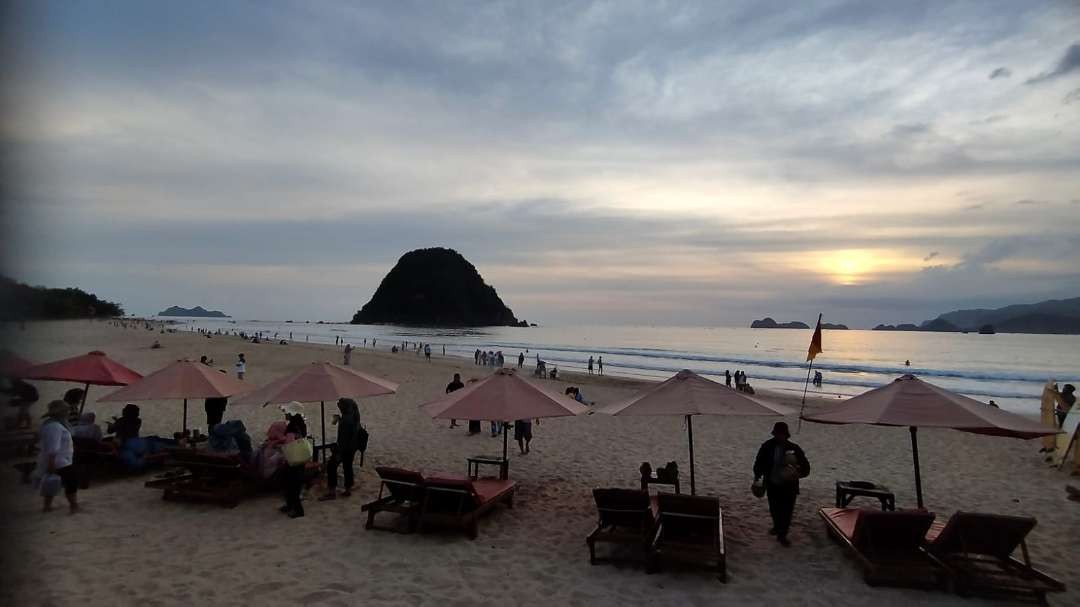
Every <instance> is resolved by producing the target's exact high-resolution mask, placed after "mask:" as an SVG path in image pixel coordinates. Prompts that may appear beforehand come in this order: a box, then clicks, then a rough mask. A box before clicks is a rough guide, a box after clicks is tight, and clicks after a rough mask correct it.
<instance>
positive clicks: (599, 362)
mask: <svg viewBox="0 0 1080 607" xmlns="http://www.w3.org/2000/svg"><path fill="white" fill-rule="evenodd" d="M596 373H597V374H598V375H603V374H604V357H603V356H600V357H598V358H597V359H596Z"/></svg>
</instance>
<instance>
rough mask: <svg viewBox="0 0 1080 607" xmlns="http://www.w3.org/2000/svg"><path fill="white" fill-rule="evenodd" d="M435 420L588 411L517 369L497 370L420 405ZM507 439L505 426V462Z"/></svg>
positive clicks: (507, 419)
mask: <svg viewBox="0 0 1080 607" xmlns="http://www.w3.org/2000/svg"><path fill="white" fill-rule="evenodd" d="M420 408H421V409H423V410H424V412H425V413H427V414H428V415H430V416H431V417H433V418H435V419H484V420H489V421H501V422H512V421H514V420H518V419H534V418H542V417H568V416H571V415H580V414H582V413H584V412H586V411H588V410H589V408H588V407H586V406H585V405H582V404H581V403H579V402H577V401H576V400H574V399H573V398H570V397H569V396H567V395H565V394H559V393H558V392H557V391H555V390H551V389H549V388H547V387H545V386H541V385H538V384H534V383H533V382H531V381H529V380H527V379H525V378H524V377H522V376H520V375H518V374H517V372H516V370H515V369H498V370H496V371H495V373H493V374H491V375H490V376H488V377H486V378H484V379H482V380H480V381H478V382H476V383H474V384H469V385H468V386H466V387H464V388H462V389H460V390H455V391H454V392H451V393H450V394H447V395H446V396H443V397H440V398H438V399H436V400H433V401H431V402H428V403H424V404H423V405H420ZM506 452H507V436H506V426H505V425H504V426H503V461H504V462H505V461H507V459H506Z"/></svg>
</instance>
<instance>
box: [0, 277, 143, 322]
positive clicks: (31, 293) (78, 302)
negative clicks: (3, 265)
mask: <svg viewBox="0 0 1080 607" xmlns="http://www.w3.org/2000/svg"><path fill="white" fill-rule="evenodd" d="M123 315H124V309H123V308H121V307H120V305H119V304H115V303H113V302H111V301H105V300H103V299H98V297H97V295H94V294H93V293H87V292H86V291H83V290H82V289H74V288H67V289H50V288H47V287H32V286H30V285H27V284H23V283H21V282H18V281H16V280H12V279H11V278H8V277H6V276H0V321H12V320H56V319H63V318H110V317H113V316H123Z"/></svg>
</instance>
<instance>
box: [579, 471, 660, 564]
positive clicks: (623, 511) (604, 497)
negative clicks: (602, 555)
mask: <svg viewBox="0 0 1080 607" xmlns="http://www.w3.org/2000/svg"><path fill="white" fill-rule="evenodd" d="M593 499H594V500H595V501H596V514H597V517H598V520H597V523H596V529H594V530H593V531H592V533H590V534H589V535H588V536H587V537H586V538H585V544H586V545H588V547H589V563H590V564H592V565H595V564H597V563H598V562H600V561H601V559H599V558H597V556H596V544H598V543H613V544H624V545H630V546H634V547H636V548H637V549H638V550H640V552H641V560H642V561H643V562H645V563H648V560H649V550H650V547H651V544H652V540H653V537H654V536H655V535H656V516H655V515H654V513H653V506H652V504H651V501H650V499H649V494H648V492H646V491H639V490H637V489H593ZM607 560H612V559H607Z"/></svg>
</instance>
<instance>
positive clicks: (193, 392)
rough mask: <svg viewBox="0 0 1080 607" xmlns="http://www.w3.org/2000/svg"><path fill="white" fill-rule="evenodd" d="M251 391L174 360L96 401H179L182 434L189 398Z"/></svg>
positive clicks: (191, 363)
mask: <svg viewBox="0 0 1080 607" xmlns="http://www.w3.org/2000/svg"><path fill="white" fill-rule="evenodd" d="M252 389H253V386H251V385H250V384H246V383H244V382H242V381H240V380H238V379H234V378H233V377H231V376H229V375H228V374H226V373H222V372H220V371H215V370H214V369H213V368H211V367H208V366H206V365H204V364H202V363H198V362H194V361H190V360H178V361H176V362H174V363H172V364H170V365H168V366H167V367H164V368H161V369H158V370H157V371H154V372H153V373H151V374H149V375H147V376H145V377H143V378H141V379H139V380H136V381H135V382H132V383H131V384H129V385H128V386H126V387H124V388H120V389H119V390H117V391H116V392H113V393H111V394H107V395H105V396H103V397H101V398H99V399H98V402H118V401H124V402H127V401H138V400H171V399H183V400H184V422H183V431H184V432H185V433H186V432H187V410H188V407H187V402H188V399H189V398H228V397H230V396H234V395H236V394H242V393H244V392H250V391H251V390H252Z"/></svg>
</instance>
